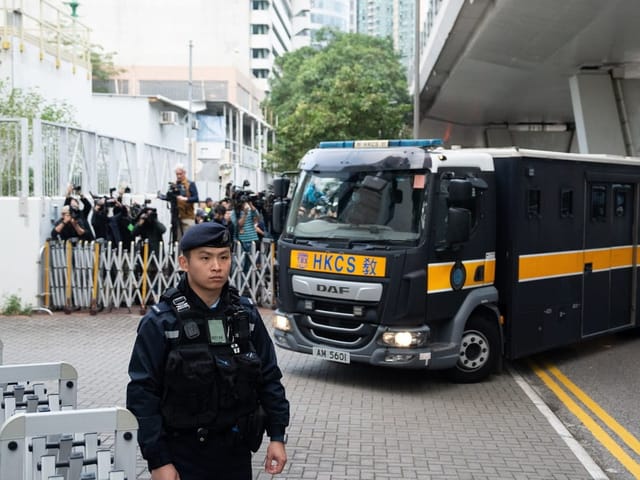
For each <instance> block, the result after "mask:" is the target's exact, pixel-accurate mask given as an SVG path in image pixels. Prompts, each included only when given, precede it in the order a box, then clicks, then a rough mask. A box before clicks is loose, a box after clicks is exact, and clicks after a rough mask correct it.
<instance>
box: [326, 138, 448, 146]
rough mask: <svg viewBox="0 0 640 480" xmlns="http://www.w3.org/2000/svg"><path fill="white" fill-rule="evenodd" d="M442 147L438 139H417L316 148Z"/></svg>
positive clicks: (355, 142) (347, 142)
mask: <svg viewBox="0 0 640 480" xmlns="http://www.w3.org/2000/svg"><path fill="white" fill-rule="evenodd" d="M440 145H442V140H441V139H439V138H417V139H399V140H343V141H335V142H320V143H319V144H318V148H386V147H437V146H440Z"/></svg>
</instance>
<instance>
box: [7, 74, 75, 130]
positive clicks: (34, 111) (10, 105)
mask: <svg viewBox="0 0 640 480" xmlns="http://www.w3.org/2000/svg"><path fill="white" fill-rule="evenodd" d="M74 113H75V111H74V108H73V106H72V105H70V104H69V103H67V102H66V101H64V100H62V101H51V102H50V101H47V99H46V98H44V96H43V95H42V94H41V93H40V92H39V91H38V89H37V88H31V89H29V90H23V89H21V88H10V87H9V84H8V82H7V81H0V117H5V118H28V119H29V120H33V119H34V118H41V119H42V120H45V121H48V122H56V123H67V124H75V120H74Z"/></svg>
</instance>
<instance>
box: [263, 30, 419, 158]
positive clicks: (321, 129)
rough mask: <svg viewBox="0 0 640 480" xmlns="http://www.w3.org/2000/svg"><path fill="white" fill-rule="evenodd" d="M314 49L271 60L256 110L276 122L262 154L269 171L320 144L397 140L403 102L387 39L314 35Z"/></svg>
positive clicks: (403, 83) (399, 70)
mask: <svg viewBox="0 0 640 480" xmlns="http://www.w3.org/2000/svg"><path fill="white" fill-rule="evenodd" d="M316 40H318V41H319V42H320V44H322V45H323V47H322V48H315V47H304V48H301V49H298V50H295V51H293V52H289V53H286V54H285V55H283V56H282V57H279V58H278V59H277V60H276V69H277V70H279V71H280V75H279V76H277V77H276V78H274V79H273V80H271V92H270V94H269V95H268V97H267V99H266V100H265V102H264V104H263V107H265V111H266V112H267V115H268V116H269V117H268V118H269V119H270V120H271V121H272V122H273V123H275V124H276V126H275V131H276V142H275V143H274V145H272V150H271V152H270V155H269V160H270V162H271V166H272V168H273V169H274V170H292V169H294V168H295V167H296V165H297V162H298V160H299V159H300V158H302V156H303V155H304V153H305V152H306V151H307V150H309V149H310V148H313V147H314V146H316V145H317V143H318V142H320V141H322V140H348V139H373V138H404V137H407V136H408V134H409V132H410V131H409V128H408V126H407V120H408V114H409V112H410V111H411V108H412V107H411V99H410V96H409V92H408V84H407V79H406V75H405V71H404V68H403V67H402V65H401V63H400V57H399V55H398V54H397V53H396V52H394V50H393V44H392V42H391V40H390V39H386V38H378V37H372V36H367V35H362V34H354V33H341V32H335V31H329V30H323V31H320V33H319V35H318V36H317V37H316Z"/></svg>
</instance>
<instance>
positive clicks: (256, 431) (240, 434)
mask: <svg viewBox="0 0 640 480" xmlns="http://www.w3.org/2000/svg"><path fill="white" fill-rule="evenodd" d="M265 429H266V413H265V411H264V409H263V408H262V407H261V406H259V407H258V409H257V410H256V411H255V412H253V413H251V414H249V415H247V416H245V417H243V418H240V419H238V423H237V425H234V426H233V427H231V428H229V429H226V430H223V431H216V430H214V429H213V428H212V427H210V426H204V427H197V428H177V429H176V428H168V429H167V433H168V434H169V436H170V437H172V438H176V439H179V440H178V441H183V440H186V441H187V442H192V441H195V442H196V443H198V444H199V445H207V444H209V443H213V444H214V445H220V446H223V445H224V446H237V445H243V446H245V447H247V448H249V449H250V450H251V451H252V452H257V451H258V449H259V448H260V445H262V440H263V438H264V433H265Z"/></svg>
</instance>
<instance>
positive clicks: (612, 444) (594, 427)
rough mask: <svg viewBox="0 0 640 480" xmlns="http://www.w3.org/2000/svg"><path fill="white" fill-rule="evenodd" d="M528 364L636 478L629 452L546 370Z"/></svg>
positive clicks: (637, 468) (638, 472)
mask: <svg viewBox="0 0 640 480" xmlns="http://www.w3.org/2000/svg"><path fill="white" fill-rule="evenodd" d="M529 366H530V367H531V369H532V370H533V371H534V373H535V374H536V375H537V376H538V377H539V378H540V380H542V381H543V382H544V384H545V385H546V386H547V387H548V388H549V390H551V391H552V392H553V393H555V394H556V396H557V397H558V398H559V399H560V401H561V402H562V403H563V404H564V405H565V406H566V407H567V408H568V409H569V411H570V412H571V413H573V414H574V415H575V416H576V417H577V418H578V420H580V421H581V422H582V423H583V424H584V426H585V427H587V428H588V429H589V431H590V432H591V434H592V435H593V436H594V437H595V438H596V439H597V440H598V441H599V442H600V443H601V444H602V445H603V446H604V447H605V448H606V449H607V450H608V451H609V452H610V453H611V455H613V456H614V457H615V458H616V459H618V461H619V462H620V463H621V464H622V465H623V466H624V468H626V469H627V470H628V471H629V472H630V473H631V474H632V475H634V476H635V477H636V478H640V464H638V463H637V462H636V461H635V460H634V459H633V458H631V457H630V456H629V454H628V453H627V452H625V451H624V449H623V448H622V447H621V446H620V445H618V444H617V443H616V441H615V440H614V439H613V438H612V437H611V435H609V434H608V433H607V432H606V431H605V430H604V429H603V428H602V427H601V426H600V425H599V424H598V423H597V422H596V421H595V420H594V419H593V418H591V416H589V414H588V413H587V412H586V411H585V410H584V409H583V408H582V407H580V405H578V404H577V403H576V402H575V401H574V400H573V399H572V398H571V397H570V396H569V395H568V394H567V393H566V392H565V391H564V390H563V389H562V388H561V387H560V386H559V385H558V384H557V383H556V382H555V380H553V378H551V377H550V376H549V374H548V373H547V372H546V371H544V370H543V369H542V368H540V367H539V366H538V365H537V364H536V363H534V362H533V361H529ZM585 396H586V395H585ZM593 403H595V402H593Z"/></svg>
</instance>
